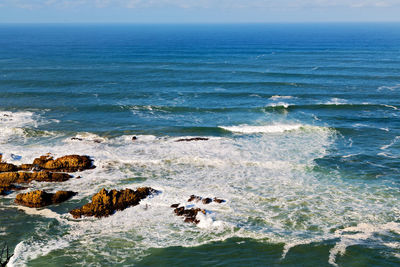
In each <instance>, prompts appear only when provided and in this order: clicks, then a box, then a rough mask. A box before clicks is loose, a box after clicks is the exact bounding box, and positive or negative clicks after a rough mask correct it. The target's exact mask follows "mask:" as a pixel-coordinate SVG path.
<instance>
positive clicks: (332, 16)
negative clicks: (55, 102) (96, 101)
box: [0, 0, 400, 23]
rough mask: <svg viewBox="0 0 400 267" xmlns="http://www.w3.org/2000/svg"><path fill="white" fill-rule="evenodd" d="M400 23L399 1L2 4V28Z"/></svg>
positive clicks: (48, 0) (23, 0) (26, 0)
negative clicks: (112, 24)
mask: <svg viewBox="0 0 400 267" xmlns="http://www.w3.org/2000/svg"><path fill="white" fill-rule="evenodd" d="M348 21H352V22H359V21H369V22H375V21H378V22H387V21H400V0H0V23H14V22H16V23H27V22H39V23H43V22H45V23H46V22H57V23H60V22H61V23H63V22H68V23H69V22H85V23H86V22H87V23H109V22H115V23H246V22H348Z"/></svg>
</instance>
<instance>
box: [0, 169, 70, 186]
mask: <svg viewBox="0 0 400 267" xmlns="http://www.w3.org/2000/svg"><path fill="white" fill-rule="evenodd" d="M70 178H72V176H71V175H69V174H68V173H61V172H48V171H40V172H3V173H0V184H13V183H17V184H20V183H29V182H31V181H39V182H64V181H66V180H68V179H70Z"/></svg>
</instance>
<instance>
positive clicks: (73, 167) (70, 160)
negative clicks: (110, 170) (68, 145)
mask: <svg viewBox="0 0 400 267" xmlns="http://www.w3.org/2000/svg"><path fill="white" fill-rule="evenodd" d="M33 165H34V166H38V167H39V168H41V169H44V170H51V171H66V172H76V171H83V170H87V169H93V168H95V166H93V161H92V160H91V159H90V157H88V156H79V155H68V156H64V157H61V158H57V159H53V157H51V156H41V157H39V158H36V159H35V160H34V161H33Z"/></svg>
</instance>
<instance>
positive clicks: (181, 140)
mask: <svg viewBox="0 0 400 267" xmlns="http://www.w3.org/2000/svg"><path fill="white" fill-rule="evenodd" d="M207 140H209V138H205V137H193V138H181V139H178V140H176V141H175V142H192V141H207Z"/></svg>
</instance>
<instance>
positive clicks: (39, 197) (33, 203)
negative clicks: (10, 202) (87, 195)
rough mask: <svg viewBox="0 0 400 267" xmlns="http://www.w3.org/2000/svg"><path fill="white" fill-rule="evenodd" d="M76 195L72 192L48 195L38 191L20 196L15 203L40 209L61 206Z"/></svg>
mask: <svg viewBox="0 0 400 267" xmlns="http://www.w3.org/2000/svg"><path fill="white" fill-rule="evenodd" d="M76 194H77V193H76V192H72V191H58V192H56V193H55V194H53V193H46V192H45V191H43V190H36V191H33V192H29V193H25V194H18V195H17V197H16V198H15V203H17V204H19V205H23V206H27V207H31V208H40V207H45V206H49V205H54V204H59V203H61V202H64V201H66V200H68V199H70V198H71V197H73V196H75V195H76Z"/></svg>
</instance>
